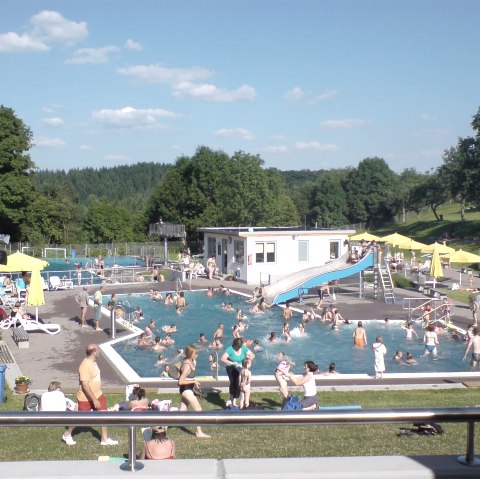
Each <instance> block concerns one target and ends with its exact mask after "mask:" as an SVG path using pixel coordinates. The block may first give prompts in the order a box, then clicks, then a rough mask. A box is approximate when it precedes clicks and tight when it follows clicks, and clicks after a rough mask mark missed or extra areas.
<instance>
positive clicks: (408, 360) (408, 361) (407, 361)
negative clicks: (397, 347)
mask: <svg viewBox="0 0 480 479" xmlns="http://www.w3.org/2000/svg"><path fill="white" fill-rule="evenodd" d="M405 364H411V365H413V364H417V360H416V359H415V358H414V357H413V355H412V353H411V352H410V351H407V353H406V354H405Z"/></svg>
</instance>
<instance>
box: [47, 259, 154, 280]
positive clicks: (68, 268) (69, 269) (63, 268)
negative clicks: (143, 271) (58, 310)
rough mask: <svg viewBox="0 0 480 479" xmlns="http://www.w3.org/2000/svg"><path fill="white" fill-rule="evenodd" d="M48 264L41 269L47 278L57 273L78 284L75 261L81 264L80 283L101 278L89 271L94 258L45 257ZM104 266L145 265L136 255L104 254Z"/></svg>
mask: <svg viewBox="0 0 480 479" xmlns="http://www.w3.org/2000/svg"><path fill="white" fill-rule="evenodd" d="M45 260H46V261H48V263H49V265H48V266H47V267H46V268H45V269H44V270H43V271H42V276H43V277H44V278H45V279H47V277H48V275H49V274H55V273H56V274H57V275H58V276H60V277H61V278H64V279H72V280H73V281H74V282H75V284H78V283H77V281H78V276H77V268H76V267H75V262H76V261H77V262H79V263H80V264H81V265H82V268H83V269H82V271H81V274H82V279H81V283H80V284H82V285H87V284H100V283H101V282H102V278H101V277H98V276H96V275H95V274H94V273H92V272H91V270H92V265H93V263H94V261H95V258H67V259H64V258H46V259H45ZM103 260H104V263H105V268H112V267H113V266H114V265H118V266H123V267H125V266H143V267H145V266H146V264H145V261H143V260H142V259H141V258H139V257H137V256H105V257H104V258H103Z"/></svg>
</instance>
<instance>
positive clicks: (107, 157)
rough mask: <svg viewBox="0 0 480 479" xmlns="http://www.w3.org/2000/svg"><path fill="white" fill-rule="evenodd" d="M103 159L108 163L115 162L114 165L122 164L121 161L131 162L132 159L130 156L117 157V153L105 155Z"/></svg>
mask: <svg viewBox="0 0 480 479" xmlns="http://www.w3.org/2000/svg"><path fill="white" fill-rule="evenodd" d="M103 158H104V159H105V160H107V161H110V162H114V163H117V162H121V161H130V158H129V157H128V156H125V155H117V154H115V153H112V154H109V155H105V156H104V157H103Z"/></svg>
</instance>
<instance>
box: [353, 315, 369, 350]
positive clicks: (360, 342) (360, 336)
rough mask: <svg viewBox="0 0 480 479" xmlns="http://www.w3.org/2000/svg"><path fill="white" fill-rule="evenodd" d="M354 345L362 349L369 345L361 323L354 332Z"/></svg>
mask: <svg viewBox="0 0 480 479" xmlns="http://www.w3.org/2000/svg"><path fill="white" fill-rule="evenodd" d="M353 344H354V345H355V346H360V347H363V346H366V345H367V332H366V331H365V328H364V327H363V324H362V322H361V321H359V322H358V323H357V327H356V328H355V330H354V331H353Z"/></svg>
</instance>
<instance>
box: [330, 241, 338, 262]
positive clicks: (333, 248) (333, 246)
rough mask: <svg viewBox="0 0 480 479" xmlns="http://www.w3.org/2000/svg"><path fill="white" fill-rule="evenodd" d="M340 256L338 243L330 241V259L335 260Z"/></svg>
mask: <svg viewBox="0 0 480 479" xmlns="http://www.w3.org/2000/svg"><path fill="white" fill-rule="evenodd" d="M339 256H340V241H330V259H337V258H338V257H339Z"/></svg>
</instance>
